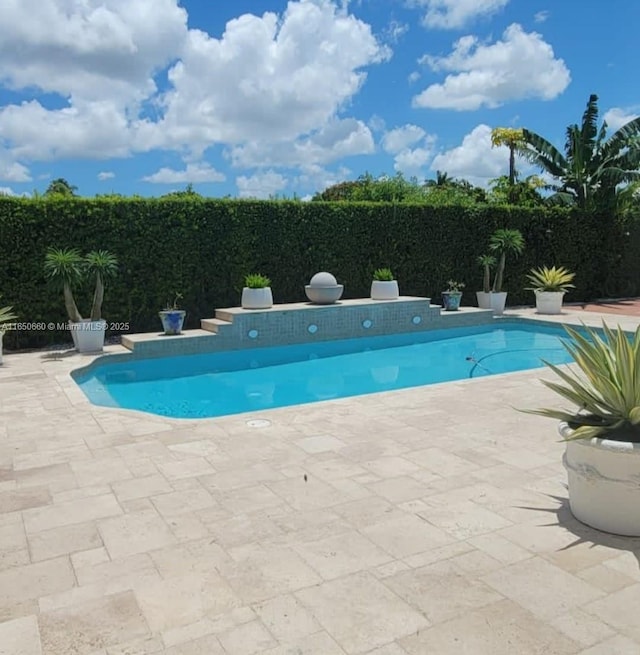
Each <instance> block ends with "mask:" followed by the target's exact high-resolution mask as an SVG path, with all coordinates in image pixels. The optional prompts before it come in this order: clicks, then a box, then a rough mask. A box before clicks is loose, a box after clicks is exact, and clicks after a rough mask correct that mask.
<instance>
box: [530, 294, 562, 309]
mask: <svg viewBox="0 0 640 655" xmlns="http://www.w3.org/2000/svg"><path fill="white" fill-rule="evenodd" d="M563 298H564V291H536V311H537V312H538V314H560V313H561V312H562V299H563Z"/></svg>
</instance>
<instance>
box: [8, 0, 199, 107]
mask: <svg viewBox="0 0 640 655" xmlns="http://www.w3.org/2000/svg"><path fill="white" fill-rule="evenodd" d="M3 7H4V8H3V11H2V21H0V79H2V80H5V81H6V83H7V85H8V86H10V87H12V88H15V89H22V88H28V87H32V86H35V87H38V88H40V89H42V90H44V91H49V92H53V93H58V94H60V95H62V96H65V97H66V96H71V97H73V98H84V99H85V100H98V99H105V98H111V99H112V100H115V99H116V98H117V99H119V100H121V101H123V102H125V103H127V104H128V103H129V102H130V101H131V99H132V98H133V99H137V100H141V99H142V98H143V97H146V96H148V95H149V94H150V93H152V92H153V91H154V90H155V83H154V81H153V74H154V72H156V71H157V70H159V69H161V68H162V67H164V66H165V65H167V64H169V63H170V62H171V60H172V59H174V58H175V56H176V55H177V54H179V52H180V50H181V47H182V44H183V42H184V39H185V37H186V34H187V25H186V23H187V13H186V11H185V10H184V9H182V8H181V7H179V5H178V3H177V2H176V1H175V0H136V1H135V2H122V0H101V2H94V1H87V0H64V1H61V0H5V1H4V2H3Z"/></svg>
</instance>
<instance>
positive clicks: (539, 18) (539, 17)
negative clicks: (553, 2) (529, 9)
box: [533, 9, 549, 23]
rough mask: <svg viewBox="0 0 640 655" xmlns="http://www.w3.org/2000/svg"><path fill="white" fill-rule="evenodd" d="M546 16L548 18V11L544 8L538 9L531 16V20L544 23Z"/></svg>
mask: <svg viewBox="0 0 640 655" xmlns="http://www.w3.org/2000/svg"><path fill="white" fill-rule="evenodd" d="M547 18H549V12H548V11H547V10H546V9H545V10H543V11H539V12H537V13H536V14H534V16H533V20H534V21H535V22H536V23H544V22H545V21H546V20H547Z"/></svg>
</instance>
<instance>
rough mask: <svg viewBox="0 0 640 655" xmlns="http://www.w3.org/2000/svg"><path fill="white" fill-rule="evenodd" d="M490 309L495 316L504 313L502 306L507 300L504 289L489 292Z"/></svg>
mask: <svg viewBox="0 0 640 655" xmlns="http://www.w3.org/2000/svg"><path fill="white" fill-rule="evenodd" d="M490 295H491V309H493V313H494V315H495V316H502V314H504V306H505V303H506V302H507V292H506V291H492V292H491V294H490Z"/></svg>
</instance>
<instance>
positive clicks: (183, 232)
mask: <svg viewBox="0 0 640 655" xmlns="http://www.w3.org/2000/svg"><path fill="white" fill-rule="evenodd" d="M499 228H509V229H518V230H520V231H521V232H522V235H523V237H524V241H525V243H526V248H525V250H524V251H523V253H522V255H521V256H519V257H518V258H517V259H516V258H511V259H509V263H508V266H507V271H506V274H505V280H504V289H505V290H506V291H508V292H509V303H510V304H517V303H531V302H532V297H531V292H530V291H526V290H525V288H526V287H527V286H530V285H529V284H528V282H527V278H526V276H527V273H529V271H530V269H531V268H533V267H538V266H542V265H556V266H565V267H566V268H568V269H570V270H571V271H573V272H575V273H576V285H577V288H576V289H575V290H572V291H571V292H570V293H569V294H567V298H566V300H567V301H568V302H571V301H575V300H586V299H593V298H599V297H604V296H609V297H611V296H615V295H624V296H629V295H633V294H638V293H640V260H639V259H638V257H637V256H636V255H634V253H637V252H638V247H640V222H638V221H637V220H636V219H632V218H627V219H626V220H625V222H624V223H623V222H614V221H613V220H612V219H611V218H610V216H602V215H592V214H589V213H586V212H583V211H582V212H581V211H580V210H577V209H566V208H561V207H559V208H558V207H552V208H546V207H537V208H529V207H513V206H511V207H508V206H499V205H475V206H471V207H468V206H451V205H443V206H429V205H424V204H411V203H406V204H392V203H380V202H376V203H373V202H371V203H365V202H363V203H348V202H341V203H327V202H309V203H304V202H295V201H278V202H270V201H241V200H208V199H203V198H201V197H199V196H195V195H194V196H193V197H188V196H187V197H180V198H167V199H152V200H148V199H124V198H98V199H78V198H64V197H62V198H60V197H53V198H49V199H44V198H40V199H25V198H10V197H6V198H0V262H2V267H0V292H1V293H2V296H3V301H4V302H6V304H7V305H11V306H13V309H14V312H15V313H16V314H18V315H19V316H20V320H21V321H25V322H34V321H42V322H45V323H48V322H61V323H62V322H65V321H66V312H65V307H64V302H63V298H62V294H61V292H60V290H59V289H58V288H52V287H51V286H49V285H48V284H47V280H46V278H45V271H44V267H43V262H44V258H45V253H46V250H47V248H48V247H49V246H51V247H55V248H77V249H78V250H79V251H80V252H88V251H92V250H108V251H109V252H111V253H113V254H114V255H115V256H116V257H117V258H118V262H119V266H118V275H117V276H115V277H114V278H113V279H111V280H110V281H109V283H108V285H107V288H106V292H105V298H104V305H103V312H102V313H103V316H104V318H105V319H106V320H107V321H108V322H109V323H129V324H130V326H131V331H133V332H145V331H157V329H158V326H157V321H158V317H157V312H158V311H159V310H160V309H162V308H163V307H164V305H165V303H166V300H167V297H168V295H170V294H173V293H174V292H175V290H176V289H179V290H180V291H181V293H182V294H183V298H182V301H181V305H182V306H183V308H184V309H185V310H186V311H187V315H188V324H187V326H186V327H188V328H193V327H198V326H199V320H200V318H209V317H211V316H213V315H214V312H215V309H216V308H218V307H229V306H237V305H238V304H239V302H240V294H241V291H242V287H243V284H244V277H245V275H246V274H247V272H248V271H263V272H265V273H267V274H268V275H269V277H270V278H271V280H272V284H271V287H272V290H273V295H274V300H275V302H279V303H280V302H296V301H304V300H305V294H304V285H305V284H307V283H308V282H309V279H310V278H311V277H312V275H314V274H315V273H317V272H318V271H325V270H326V271H330V272H331V273H333V274H334V275H335V276H336V278H337V279H338V281H339V282H340V283H343V284H344V285H345V294H344V297H345V298H357V297H368V295H369V290H370V285H371V274H372V272H373V271H374V270H375V269H376V268H379V267H380V264H381V263H384V264H388V265H389V266H391V267H392V268H393V272H394V276H395V278H396V279H397V280H398V284H399V286H400V290H401V293H402V294H403V295H418V296H425V295H426V296H431V297H432V298H438V299H439V297H440V292H441V291H442V289H444V288H446V285H447V280H450V279H457V280H464V281H465V282H466V285H467V286H466V288H465V293H464V297H463V304H474V305H475V291H476V290H479V289H481V288H482V273H483V271H482V268H481V267H479V266H478V263H477V258H478V256H480V255H482V254H485V253H486V252H487V251H488V248H489V239H490V236H491V235H492V234H493V233H494V232H495V230H496V229H499ZM92 292H93V288H92V286H91V285H89V284H87V285H85V286H83V287H81V288H79V289H77V291H76V292H75V295H76V297H77V301H78V304H79V305H80V306H87V305H90V303H91V297H92ZM68 339H69V337H68V334H67V333H65V332H61V333H57V334H56V333H50V332H48V331H39V332H36V331H34V332H23V333H20V332H14V331H11V332H8V333H7V334H6V335H5V343H6V345H7V348H9V349H12V348H17V347H21V348H24V347H28V346H37V345H46V344H48V343H52V342H60V341H65V340H68Z"/></svg>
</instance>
